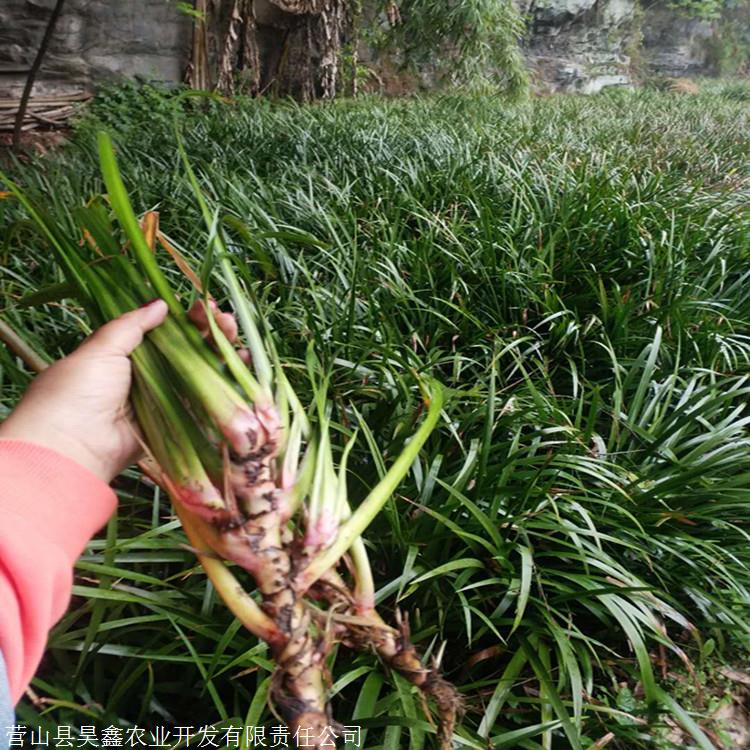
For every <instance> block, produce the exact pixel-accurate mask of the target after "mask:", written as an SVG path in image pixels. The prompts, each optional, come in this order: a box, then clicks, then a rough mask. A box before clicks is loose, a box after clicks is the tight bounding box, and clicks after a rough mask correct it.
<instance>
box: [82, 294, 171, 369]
mask: <svg viewBox="0 0 750 750" xmlns="http://www.w3.org/2000/svg"><path fill="white" fill-rule="evenodd" d="M167 311H168V308H167V303H166V302H165V301H164V300H163V299H155V300H153V302H149V303H148V304H146V305H143V307H139V308H138V309H137V310H131V311H130V312H127V313H125V314H124V315H121V316H120V317H119V318H115V319H114V320H111V321H110V322H109V323H107V324H106V325H103V326H102V327H101V328H100V329H99V330H98V331H97V332H96V333H95V334H94V335H93V336H91V337H90V338H89V339H88V340H87V341H85V342H84V343H83V344H82V345H81V346H80V347H79V348H78V351H79V352H81V353H85V354H86V355H88V356H91V355H95V356H112V355H115V356H120V357H127V356H129V355H130V354H132V352H133V350H134V349H135V348H136V347H137V346H138V345H139V344H140V343H141V341H143V336H144V334H146V333H147V332H148V331H150V330H151V329H152V328H156V326H158V325H159V324H160V323H162V322H164V319H165V318H166V317H167Z"/></svg>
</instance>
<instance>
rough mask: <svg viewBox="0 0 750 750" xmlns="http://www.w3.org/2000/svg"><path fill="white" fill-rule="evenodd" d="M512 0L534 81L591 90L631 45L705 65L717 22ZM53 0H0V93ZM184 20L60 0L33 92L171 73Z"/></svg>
mask: <svg viewBox="0 0 750 750" xmlns="http://www.w3.org/2000/svg"><path fill="white" fill-rule="evenodd" d="M519 1H520V2H521V3H522V7H521V10H522V12H523V13H524V14H525V16H526V18H527V19H528V28H529V34H528V39H527V42H526V53H527V57H528V60H529V63H530V65H531V67H532V69H533V70H534V71H535V72H536V74H537V80H538V81H540V86H541V88H546V89H548V90H551V91H558V90H564V91H580V92H583V93H595V92H596V91H599V90H600V89H602V88H603V87H605V86H613V85H629V84H630V83H631V82H632V72H633V68H634V65H633V63H634V60H633V57H634V55H637V56H638V57H639V63H641V64H642V65H645V67H646V68H647V69H648V70H650V71H651V72H656V73H660V74H664V75H671V76H690V75H701V74H707V73H711V70H710V66H709V63H708V57H707V47H708V44H707V43H708V41H710V40H711V39H712V38H713V37H714V36H715V34H716V32H715V30H714V29H713V27H712V26H711V25H710V24H707V23H702V22H696V21H689V20H685V19H683V18H680V17H679V16H677V15H676V14H675V12H674V11H671V10H668V9H667V5H666V0H659V2H658V3H657V4H656V5H652V6H651V7H650V8H649V9H648V10H646V11H640V10H639V9H638V7H639V6H638V5H637V0H519ZM264 2H265V0H264ZM53 6H54V0H0V97H3V96H5V97H7V96H18V94H19V93H20V90H21V88H22V86H23V82H24V80H25V75H26V72H27V70H28V68H29V66H30V64H31V62H32V60H33V58H34V55H35V53H36V50H37V47H38V44H39V41H40V39H41V36H42V34H43V31H44V27H45V24H46V20H47V17H48V15H49V13H50V10H51V8H52V7H53ZM191 29H192V21H191V19H190V18H189V16H186V15H185V14H184V13H181V12H180V11H179V10H178V9H177V4H176V2H174V0H67V2H66V5H65V9H64V11H63V14H62V16H61V18H60V21H59V23H58V27H57V30H56V33H55V36H54V39H53V41H52V44H51V46H50V49H49V51H48V53H47V56H46V58H45V62H44V67H43V71H42V73H41V74H40V76H39V78H38V83H37V85H36V88H35V91H34V93H35V96H44V95H46V94H51V93H55V94H58V95H59V94H75V93H80V92H84V91H90V90H92V89H93V87H94V85H95V84H96V83H98V82H100V81H103V80H107V79H111V78H113V77H117V76H128V77H131V78H132V77H140V78H144V79H156V80H161V81H167V82H179V81H181V80H182V79H183V76H184V72H185V67H186V65H187V62H188V56H189V52H190V46H191V38H192V34H191ZM641 34H642V37H641ZM641 38H642V42H643V45H642V46H640V40H641Z"/></svg>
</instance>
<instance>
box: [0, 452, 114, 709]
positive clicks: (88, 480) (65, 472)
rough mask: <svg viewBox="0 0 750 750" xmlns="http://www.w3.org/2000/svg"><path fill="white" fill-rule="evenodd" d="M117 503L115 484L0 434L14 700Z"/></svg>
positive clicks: (0, 639)
mask: <svg viewBox="0 0 750 750" xmlns="http://www.w3.org/2000/svg"><path fill="white" fill-rule="evenodd" d="M115 505H116V497H115V494H114V492H112V490H111V489H110V487H109V486H108V485H107V484H105V483H104V482H103V481H102V480H101V479H99V478H98V477H96V476H94V475H93V474H92V473H91V472H90V471H88V469H85V468H83V467H82V466H79V465H78V464H77V463H75V461H72V460H71V459H69V458H66V457H65V456H62V455H60V454H58V453H56V452H55V451H52V450H49V449H48V448H42V447H41V446H38V445H33V444H31V443H25V442H21V441H17V440H0V652H2V654H3V657H4V659H5V664H6V668H7V672H8V681H9V684H10V694H11V699H12V700H13V702H14V703H15V702H17V701H18V699H19V698H20V697H21V695H22V694H23V691H24V690H25V688H26V686H27V685H28V683H29V681H30V680H31V678H32V677H33V675H34V672H35V671H36V668H37V666H38V665H39V662H40V660H41V658H42V655H43V653H44V648H45V646H46V643H47V634H48V632H49V629H50V628H51V627H52V625H54V623H55V622H57V620H59V619H60V618H61V617H62V615H63V614H64V612H65V609H66V608H67V606H68V602H69V601H70V590H71V585H72V583H73V565H74V564H75V561H76V559H77V558H78V557H79V555H80V554H81V552H83V549H84V547H85V545H86V543H87V542H88V541H89V540H90V539H91V537H92V536H93V535H94V534H95V533H96V532H97V531H98V530H99V529H100V528H101V527H102V526H103V525H104V524H105V523H106V522H107V519H108V518H109V516H110V515H111V514H112V512H113V511H114V509H115Z"/></svg>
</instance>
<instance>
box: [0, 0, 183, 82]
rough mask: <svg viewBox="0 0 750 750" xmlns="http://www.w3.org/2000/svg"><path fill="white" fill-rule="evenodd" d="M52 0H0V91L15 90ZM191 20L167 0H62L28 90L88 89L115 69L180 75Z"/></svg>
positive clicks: (175, 77) (159, 76)
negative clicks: (40, 67)
mask: <svg viewBox="0 0 750 750" xmlns="http://www.w3.org/2000/svg"><path fill="white" fill-rule="evenodd" d="M54 5H55V2H54V0H0V96H9V95H15V96H17V95H18V94H19V92H20V90H21V88H22V87H23V82H24V81H25V75H26V72H27V70H28V68H29V67H30V65H31V63H32V61H33V59H34V56H35V55H36V51H37V48H38V46H39V42H40V41H41V38H42V35H43V33H44V29H45V27H46V23H47V18H48V17H49V14H50V11H51V9H52V8H53V7H54ZM191 28H192V24H191V21H190V19H189V18H188V17H187V16H185V15H184V14H183V13H180V12H178V10H177V9H176V7H175V3H173V2H168V1H167V0H67V2H66V4H65V7H64V9H63V13H62V15H61V16H60V19H59V21H58V24H57V27H56V30H55V34H54V37H53V39H52V42H51V44H50V47H49V50H48V52H47V55H46V56H45V59H44V66H43V70H42V72H41V74H40V75H39V76H38V79H37V84H36V86H35V89H34V95H35V96H44V95H46V94H52V93H54V94H58V95H59V94H75V93H80V92H84V91H90V90H91V89H92V88H93V86H94V84H95V83H97V82H99V81H102V80H107V79H111V78H116V77H118V76H129V77H136V76H140V77H143V78H147V79H158V80H163V81H180V80H182V77H183V75H184V72H185V66H186V64H187V59H188V55H189V52H190V41H191Z"/></svg>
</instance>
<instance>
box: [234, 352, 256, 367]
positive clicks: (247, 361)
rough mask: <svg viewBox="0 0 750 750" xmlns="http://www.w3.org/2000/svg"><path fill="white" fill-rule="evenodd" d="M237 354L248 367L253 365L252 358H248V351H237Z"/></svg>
mask: <svg viewBox="0 0 750 750" xmlns="http://www.w3.org/2000/svg"><path fill="white" fill-rule="evenodd" d="M237 354H239V355H240V359H241V360H242V361H243V362H244V363H245V364H246V365H248V366H250V365H251V364H252V363H253V358H252V357H251V356H250V350H249V349H238V350H237Z"/></svg>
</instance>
